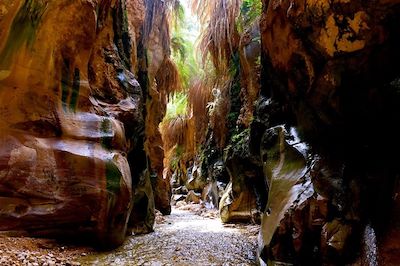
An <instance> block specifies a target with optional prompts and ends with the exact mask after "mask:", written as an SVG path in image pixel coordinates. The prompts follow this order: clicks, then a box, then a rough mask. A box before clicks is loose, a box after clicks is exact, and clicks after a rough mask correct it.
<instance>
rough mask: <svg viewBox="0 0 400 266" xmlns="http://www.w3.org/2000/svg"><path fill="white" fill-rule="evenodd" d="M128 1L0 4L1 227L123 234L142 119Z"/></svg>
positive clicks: (115, 238)
mask: <svg viewBox="0 0 400 266" xmlns="http://www.w3.org/2000/svg"><path fill="white" fill-rule="evenodd" d="M132 5H134V4H133V3H132V1H131V2H130V9H129V10H130V11H132V12H139V11H140V9H137V10H136V9H134V8H132ZM125 9H126V1H113V2H111V1H80V0H74V1H46V0H26V1H24V0H17V1H2V2H1V3H0V11H1V12H0V29H1V30H0V105H1V108H0V112H1V119H0V132H1V133H0V139H1V141H0V230H1V231H8V232H13V234H14V233H16V232H18V233H23V234H26V233H27V234H31V235H39V236H60V235H69V234H88V235H89V236H90V237H91V239H93V240H95V239H96V240H97V241H96V243H97V244H100V245H104V246H114V245H118V244H120V243H122V241H123V240H124V238H125V233H126V231H127V223H128V219H129V216H130V213H131V209H132V207H133V201H132V199H133V192H132V191H134V192H135V191H136V190H137V187H134V188H132V176H131V170H133V171H135V170H136V168H137V165H135V163H136V162H132V163H131V165H129V164H128V156H127V154H130V153H131V152H132V151H133V150H135V148H137V147H138V146H140V145H141V144H140V141H142V142H143V139H142V140H140V138H137V136H138V135H140V132H141V131H143V127H144V126H143V123H144V122H143V121H144V119H143V117H142V112H143V107H142V105H143V95H142V90H141V88H140V86H139V83H138V82H137V81H136V78H135V75H134V74H133V73H132V72H131V70H132V69H131V67H132V64H133V63H134V62H132V58H131V56H132V51H133V50H134V51H136V46H135V45H134V44H135V42H136V41H137V39H136V38H138V36H136V35H133V32H138V31H139V29H140V27H141V25H140V24H141V23H142V22H141V16H138V17H139V19H138V21H137V23H136V22H134V21H132V23H131V25H130V26H131V28H129V27H128V23H127V17H126V12H125V11H124V10H125ZM130 15H131V16H135V15H134V14H130ZM136 16H137V15H136ZM134 27H136V28H134ZM132 40H134V41H133V42H132ZM141 146H142V147H143V144H142V145H141ZM137 184H138V183H137V182H136V183H135V185H137ZM132 189H133V190H132ZM149 189H150V190H151V186H150V187H149ZM149 200H152V198H151V199H149ZM148 211H151V210H145V212H146V213H147V212H148ZM153 216H154V215H153ZM153 221H154V217H153ZM150 223H151V222H150ZM150 227H151V226H150Z"/></svg>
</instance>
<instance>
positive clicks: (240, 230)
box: [80, 208, 258, 266]
mask: <svg viewBox="0 0 400 266" xmlns="http://www.w3.org/2000/svg"><path fill="white" fill-rule="evenodd" d="M257 232H258V226H256V225H223V224H222V223H221V221H220V219H219V218H205V217H201V216H199V215H196V214H194V213H193V212H190V211H187V210H179V209H176V208H173V210H172V213H171V215H169V216H165V217H163V221H162V222H161V223H157V224H156V225H155V231H154V232H153V233H151V234H147V235H140V236H132V237H129V238H128V239H127V241H126V242H125V244H124V245H123V246H122V247H120V248H118V249H117V250H114V251H111V252H107V253H93V254H91V255H89V256H87V257H85V258H83V259H82V260H81V261H80V262H81V263H82V265H118V266H119V265H174V266H176V265H256V263H255V260H256V254H255V251H256V242H257Z"/></svg>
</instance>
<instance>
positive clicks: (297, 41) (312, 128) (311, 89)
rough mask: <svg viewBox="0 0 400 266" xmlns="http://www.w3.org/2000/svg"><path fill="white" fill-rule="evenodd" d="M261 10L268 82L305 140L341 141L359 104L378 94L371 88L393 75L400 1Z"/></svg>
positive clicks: (296, 4)
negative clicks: (293, 114) (343, 131)
mask: <svg viewBox="0 0 400 266" xmlns="http://www.w3.org/2000/svg"><path fill="white" fill-rule="evenodd" d="M263 3H264V12H263V16H262V19H261V36H262V37H261V38H262V48H263V53H264V56H265V62H264V65H265V68H264V69H265V71H266V72H265V74H266V79H269V78H268V77H267V75H268V76H269V77H270V80H269V81H266V82H267V83H268V86H270V87H272V88H273V91H274V92H273V94H274V97H277V98H278V97H279V98H283V99H285V100H284V102H285V103H286V104H289V103H290V107H288V108H291V109H293V111H294V113H295V115H296V119H297V122H298V124H299V126H300V127H301V130H302V131H304V132H305V137H308V138H309V139H311V138H312V137H314V138H316V135H322V136H320V138H324V137H325V138H329V137H331V136H332V137H335V136H337V135H339V134H341V133H342V132H341V130H342V128H341V126H342V125H343V123H344V122H345V120H346V119H351V118H352V116H350V115H351V114H353V115H354V114H355V113H357V112H362V111H364V110H362V111H361V110H360V109H361V108H362V107H364V106H363V105H365V104H366V101H368V100H367V99H365V97H373V96H372V95H376V94H379V93H376V92H375V90H374V86H376V85H377V84H382V83H383V82H387V81H391V80H392V79H393V78H394V77H396V75H397V74H398V72H399V64H397V62H398V60H399V58H400V51H399V49H398V47H399V44H400V38H399V37H398V36H399V27H397V25H399V23H400V22H399V16H398V14H399V12H400V11H399V9H400V7H399V6H400V2H399V1H397V0H392V1H369V2H368V3H366V2H365V1H361V0H353V1H331V2H329V1H316V0H307V1H296V0H292V1H284V2H280V1H268V0H264V1H263ZM266 85H267V84H266ZM363 97H364V98H363ZM375 100H376V99H375ZM352 101H353V102H352ZM282 103H283V102H282ZM355 103H357V104H355Z"/></svg>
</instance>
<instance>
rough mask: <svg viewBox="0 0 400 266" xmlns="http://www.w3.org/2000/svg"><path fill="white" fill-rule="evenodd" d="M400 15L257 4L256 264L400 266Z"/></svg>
mask: <svg viewBox="0 0 400 266" xmlns="http://www.w3.org/2000/svg"><path fill="white" fill-rule="evenodd" d="M399 14H400V2H399V1H396V0H392V1H390V0H389V1H368V2H365V1H357V0H354V1H314V0H307V1H295V0H293V1H268V0H264V1H263V15H262V18H261V39H262V66H263V69H262V77H261V79H262V92H261V94H262V95H261V98H260V99H259V101H258V104H257V107H256V115H255V119H254V121H253V124H252V131H251V138H252V139H251V142H252V146H253V147H254V152H255V154H258V155H259V158H260V159H261V161H262V164H263V171H264V176H265V177H266V180H267V183H268V187H269V192H268V202H267V205H266V208H265V211H264V214H263V217H262V224H261V225H262V229H261V232H260V239H259V240H260V243H259V244H260V245H259V247H260V250H259V255H260V262H261V264H263V265H264V264H265V263H268V264H270V263H272V262H282V263H292V264H296V265H315V264H316V265H320V264H324V265H344V264H346V265H347V264H349V263H354V264H355V265H377V263H379V264H381V265H391V264H390V263H396V262H398V261H399V258H400V244H399V242H398V240H396V239H398V235H399V234H400V230H399V226H398V225H399V224H400V222H399V216H398V213H397V214H396V210H398V196H396V195H397V193H398V190H399V184H398V176H399V170H398V169H397V167H396V166H395V165H397V162H398V160H399V156H398V152H397V151H398V148H399V144H398V142H397V141H396V138H395V134H396V133H395V129H394V128H395V125H396V124H398V123H399V122H400V121H399V114H400V109H399V103H400V98H399V88H400V87H399V77H400V63H399V62H400V61H399V59H400V50H399V47H400V38H399V36H400V35H399V33H400V32H399V29H400V28H399V25H400V19H399V18H400V16H399ZM390 132H392V133H390ZM393 134H394V135H393ZM389 250H390V252H389ZM393 265H394V264H393Z"/></svg>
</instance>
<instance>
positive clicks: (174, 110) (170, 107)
mask: <svg viewBox="0 0 400 266" xmlns="http://www.w3.org/2000/svg"><path fill="white" fill-rule="evenodd" d="M187 106H188V101H187V95H186V94H185V93H175V94H174V95H172V97H171V98H170V99H169V101H168V104H167V112H166V114H165V117H164V120H163V122H162V123H165V122H168V121H171V120H172V119H175V118H176V117H178V116H185V115H186V113H187Z"/></svg>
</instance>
